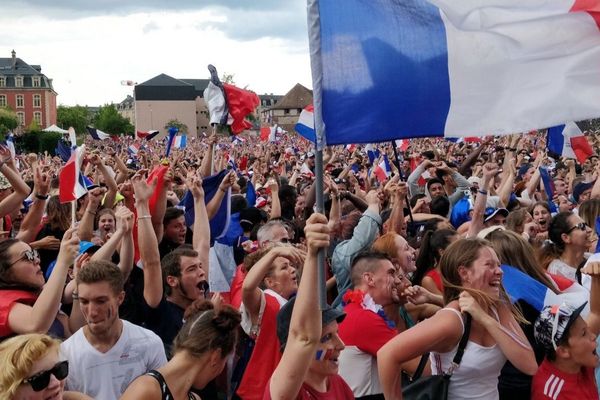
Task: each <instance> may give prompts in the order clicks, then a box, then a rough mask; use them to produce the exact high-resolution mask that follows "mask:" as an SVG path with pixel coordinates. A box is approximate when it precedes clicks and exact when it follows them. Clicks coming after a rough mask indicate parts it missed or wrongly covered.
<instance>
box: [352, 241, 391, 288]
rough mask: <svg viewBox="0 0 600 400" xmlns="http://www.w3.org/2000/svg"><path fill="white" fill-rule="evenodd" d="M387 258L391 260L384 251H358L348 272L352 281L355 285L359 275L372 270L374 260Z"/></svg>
mask: <svg viewBox="0 0 600 400" xmlns="http://www.w3.org/2000/svg"><path fill="white" fill-rule="evenodd" d="M384 260H387V261H389V262H392V259H391V258H390V257H389V256H388V255H387V254H385V253H382V252H380V251H373V250H367V251H362V252H360V253H358V254H357V255H356V256H355V257H354V258H353V259H352V263H351V264H350V274H351V275H352V283H353V284H354V285H356V283H357V281H358V280H359V277H360V276H362V274H363V273H365V272H367V271H373V270H374V269H375V266H376V264H375V263H376V262H378V261H384Z"/></svg>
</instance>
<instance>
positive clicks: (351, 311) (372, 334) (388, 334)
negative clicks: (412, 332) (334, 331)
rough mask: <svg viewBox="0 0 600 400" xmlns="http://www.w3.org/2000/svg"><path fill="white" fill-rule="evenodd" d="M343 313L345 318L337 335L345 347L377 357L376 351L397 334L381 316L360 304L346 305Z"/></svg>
mask: <svg viewBox="0 0 600 400" xmlns="http://www.w3.org/2000/svg"><path fill="white" fill-rule="evenodd" d="M344 311H345V312H346V318H344V320H343V321H342V322H341V323H340V327H339V335H340V339H342V341H343V342H344V344H345V345H346V346H356V347H358V348H359V349H360V350H362V351H364V352H365V353H368V354H370V355H372V356H373V357H377V351H379V349H380V348H381V347H383V345H384V344H386V343H387V342H388V341H390V340H391V339H393V338H394V337H395V336H396V335H397V333H398V332H396V330H395V329H393V328H390V327H389V326H388V325H387V323H386V322H385V321H384V320H383V318H381V316H379V315H378V314H376V313H374V312H373V311H370V310H365V309H364V308H362V306H361V305H360V304H357V303H348V304H346V306H345V307H344Z"/></svg>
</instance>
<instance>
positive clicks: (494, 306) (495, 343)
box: [377, 238, 537, 400]
mask: <svg viewBox="0 0 600 400" xmlns="http://www.w3.org/2000/svg"><path fill="white" fill-rule="evenodd" d="M440 269H441V272H442V278H443V282H444V301H445V304H446V307H445V308H443V309H441V310H440V311H438V312H437V313H436V314H435V315H434V316H433V317H431V318H429V319H427V320H425V321H423V322H421V323H420V324H418V325H416V326H415V327H413V328H411V329H409V330H407V331H405V332H402V333H401V334H399V335H398V336H397V337H396V338H394V339H392V340H391V341H390V342H388V343H387V344H386V345H385V346H383V347H382V348H381V349H380V350H379V352H378V353H377V362H378V365H379V377H380V380H381V384H382V387H383V390H384V394H385V398H386V399H393V400H395V399H402V393H401V387H400V374H399V373H398V371H399V370H400V368H401V366H402V365H403V364H404V363H406V362H407V361H408V360H411V359H413V358H415V357H418V356H419V355H421V354H425V353H427V352H430V353H431V355H430V359H431V366H432V373H433V374H443V373H447V372H448V371H449V370H450V367H451V363H452V360H453V358H454V355H455V353H456V350H457V347H458V342H459V340H460V338H461V337H462V335H463V332H464V321H463V319H464V314H465V313H469V314H470V315H471V317H472V324H471V329H470V332H469V340H468V343H467V345H466V349H465V353H464V356H463V358H462V362H461V364H460V366H459V367H458V368H457V369H456V370H455V371H454V372H453V374H452V377H451V378H450V387H449V394H448V399H464V398H469V399H481V400H484V399H485V400H490V399H498V376H499V375H500V370H501V368H502V366H503V365H504V363H505V362H506V360H507V359H508V360H509V361H510V362H512V363H513V365H515V367H516V368H518V369H519V370H521V371H523V372H524V373H526V374H528V375H533V374H534V373H535V372H536V370H537V363H536V361H535V356H534V354H533V350H532V349H531V346H529V344H528V342H527V338H526V337H525V335H524V334H523V331H522V330H521V328H520V327H519V325H518V323H517V321H516V319H515V316H514V310H513V309H512V306H511V304H510V301H509V299H508V297H507V295H506V293H505V292H504V289H503V288H502V270H501V269H500V262H499V261H498V257H497V256H496V253H495V252H494V250H493V249H492V248H491V247H490V245H489V243H488V242H487V241H485V240H481V239H475V238H473V239H461V240H458V241H456V242H454V243H453V244H451V245H450V246H448V248H447V249H446V251H445V252H444V254H443V256H442V258H441V260H440Z"/></svg>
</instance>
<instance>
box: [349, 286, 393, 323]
mask: <svg viewBox="0 0 600 400" xmlns="http://www.w3.org/2000/svg"><path fill="white" fill-rule="evenodd" d="M342 300H343V303H342V304H343V305H344V306H345V305H346V304H350V303H355V304H360V306H361V307H362V308H363V309H364V310H369V311H371V312H374V313H375V314H377V315H379V316H380V317H381V318H382V319H383V320H384V321H385V323H386V325H387V326H388V327H389V328H390V329H396V324H395V323H394V321H392V320H390V319H389V318H388V317H387V316H386V315H385V312H383V307H382V306H381V305H379V304H377V303H375V300H373V298H372V297H371V295H370V294H368V293H365V292H363V291H362V290H348V291H347V292H346V293H345V294H344V297H342Z"/></svg>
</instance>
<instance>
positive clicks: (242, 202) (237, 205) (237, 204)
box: [231, 194, 248, 214]
mask: <svg viewBox="0 0 600 400" xmlns="http://www.w3.org/2000/svg"><path fill="white" fill-rule="evenodd" d="M247 207H248V201H247V200H246V198H245V197H244V196H243V195H241V194H233V195H231V214H235V213H237V212H240V211H242V210H243V209H244V208H247Z"/></svg>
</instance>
